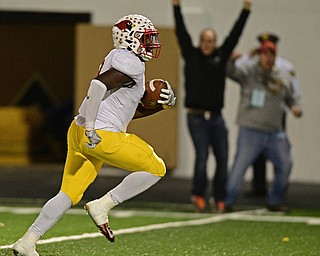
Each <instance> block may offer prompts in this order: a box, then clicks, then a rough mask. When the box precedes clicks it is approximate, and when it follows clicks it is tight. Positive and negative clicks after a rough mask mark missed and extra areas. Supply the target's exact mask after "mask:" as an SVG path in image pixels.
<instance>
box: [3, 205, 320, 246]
mask: <svg viewBox="0 0 320 256" xmlns="http://www.w3.org/2000/svg"><path fill="white" fill-rule="evenodd" d="M3 210H4V209H3V207H0V212H1V211H3ZM119 212H120V211H119ZM125 212H127V211H125ZM134 212H135V214H137V215H139V212H140V211H134ZM141 212H142V211H141ZM263 213H265V214H267V211H266V210H264V209H258V210H249V211H241V212H233V213H226V214H219V215H214V216H212V215H211V217H205V218H204V217H203V216H206V215H203V214H200V216H202V218H199V219H193V220H186V221H175V222H167V223H160V224H151V225H146V226H139V227H133V228H125V229H118V230H114V231H113V232H114V234H115V235H116V236H117V235H122V234H131V233H137V232H147V231H151V230H159V229H165V228H177V227H187V226H199V225H205V224H210V223H216V222H220V221H225V220H239V221H259V222H288V223H306V224H308V225H320V218H316V217H299V216H297V217H296V216H280V215H261V214H263ZM132 214H133V213H132ZM154 214H155V213H154V212H153V216H155V215H154ZM166 214H172V213H170V212H167V213H166ZM190 215H191V214H190ZM198 215H199V214H198ZM170 216H172V215H170ZM100 236H103V235H102V234H100V233H99V232H94V233H84V234H81V235H72V236H60V237H52V238H48V239H43V240H40V241H39V242H38V244H49V243H57V242H63V241H71V240H80V239H86V238H95V237H100ZM12 246H13V244H9V245H3V246H0V250H1V249H9V248H12Z"/></svg>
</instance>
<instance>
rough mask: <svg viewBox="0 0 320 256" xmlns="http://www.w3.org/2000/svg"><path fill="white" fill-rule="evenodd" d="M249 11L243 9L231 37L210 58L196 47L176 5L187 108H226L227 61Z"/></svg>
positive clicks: (175, 15)
mask: <svg viewBox="0 0 320 256" xmlns="http://www.w3.org/2000/svg"><path fill="white" fill-rule="evenodd" d="M249 13H250V12H249V11H248V10H245V9H243V10H242V11H241V14H240V17H239V18H238V20H237V21H236V23H235V24H234V26H233V28H232V30H231V32H230V34H229V36H228V37H227V38H226V39H225V40H224V42H223V44H222V45H221V47H219V48H217V49H216V50H215V51H214V52H213V54H211V55H210V56H205V55H203V54H202V53H201V51H200V49H199V48H198V47H194V46H193V45H192V40H191V37H190V35H189V33H188V31H187V29H186V27H185V24H184V21H183V17H182V14H181V10H180V6H174V18H175V25H176V34H177V38H178V42H179V44H180V48H181V53H182V56H183V58H184V61H185V67H184V73H185V90H186V98H185V106H186V107H188V108H198V109H205V110H210V111H213V112H220V111H221V109H222V108H223V106H224V90H225V79H226V62H227V60H228V59H229V57H230V55H231V53H232V51H233V49H234V48H235V46H236V45H237V43H238V40H239V38H240V36H241V33H242V31H243V28H244V26H245V23H246V20H247V18H248V16H249Z"/></svg>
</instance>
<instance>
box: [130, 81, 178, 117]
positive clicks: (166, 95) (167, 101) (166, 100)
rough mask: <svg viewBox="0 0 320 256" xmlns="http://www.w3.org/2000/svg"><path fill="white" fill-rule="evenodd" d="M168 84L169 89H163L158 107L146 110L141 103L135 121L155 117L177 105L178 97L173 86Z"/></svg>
mask: <svg viewBox="0 0 320 256" xmlns="http://www.w3.org/2000/svg"><path fill="white" fill-rule="evenodd" d="M166 82H167V89H164V88H163V89H161V94H160V99H159V100H158V106H157V107H156V108H153V109H146V108H145V107H144V106H143V105H142V104H141V103H139V105H138V107H137V109H136V112H135V115H134V117H133V119H137V118H141V117H145V116H150V115H153V114H155V113H157V112H159V111H161V110H163V109H166V108H168V107H171V106H174V105H175V104H176V96H175V95H174V92H173V90H172V88H171V85H170V84H169V82H168V81H166Z"/></svg>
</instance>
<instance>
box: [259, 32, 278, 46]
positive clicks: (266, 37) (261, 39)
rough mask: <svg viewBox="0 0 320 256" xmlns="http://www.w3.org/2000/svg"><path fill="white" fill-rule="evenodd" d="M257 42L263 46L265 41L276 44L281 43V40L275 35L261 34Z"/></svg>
mask: <svg viewBox="0 0 320 256" xmlns="http://www.w3.org/2000/svg"><path fill="white" fill-rule="evenodd" d="M257 40H258V41H259V43H261V44H262V43H263V42H265V41H271V42H273V43H275V44H276V43H278V41H280V38H279V36H277V35H276V34H274V33H261V34H259V35H258V36H257Z"/></svg>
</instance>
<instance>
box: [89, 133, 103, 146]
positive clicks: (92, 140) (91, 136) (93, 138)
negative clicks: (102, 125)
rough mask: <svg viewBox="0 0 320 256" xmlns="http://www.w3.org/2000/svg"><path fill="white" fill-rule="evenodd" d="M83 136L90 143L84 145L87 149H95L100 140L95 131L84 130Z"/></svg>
mask: <svg viewBox="0 0 320 256" xmlns="http://www.w3.org/2000/svg"><path fill="white" fill-rule="evenodd" d="M85 134H86V136H87V138H88V139H89V141H90V142H86V145H87V147H88V148H92V149H93V148H95V147H96V146H97V145H98V144H99V143H100V142H101V140H102V139H101V137H100V136H99V134H98V133H96V131H95V130H90V131H88V130H86V132H85Z"/></svg>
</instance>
